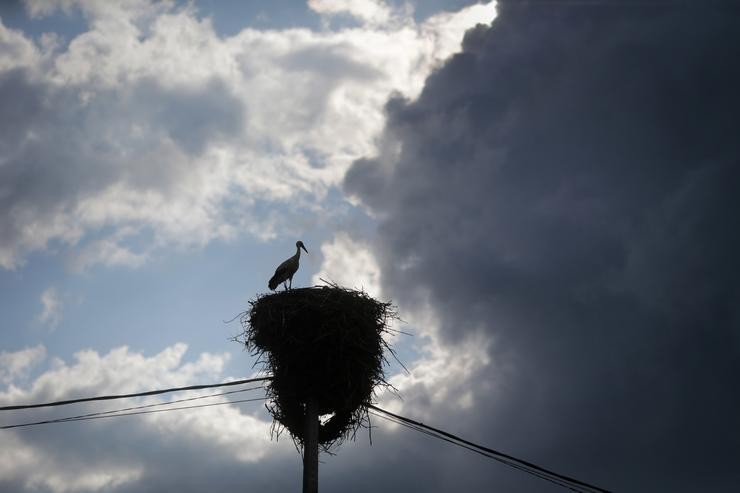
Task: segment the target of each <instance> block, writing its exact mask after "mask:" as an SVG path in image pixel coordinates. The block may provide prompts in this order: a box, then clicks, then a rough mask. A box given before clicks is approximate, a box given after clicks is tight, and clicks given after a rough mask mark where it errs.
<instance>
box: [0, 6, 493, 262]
mask: <svg viewBox="0 0 740 493" xmlns="http://www.w3.org/2000/svg"><path fill="white" fill-rule="evenodd" d="M27 7H28V11H29V12H30V13H31V14H32V15H33V16H36V17H41V16H44V15H48V14H50V13H52V12H54V11H55V10H57V9H61V10H63V11H68V12H71V11H75V10H76V9H80V10H82V12H84V14H85V17H86V19H87V20H88V27H89V29H88V30H87V31H86V32H83V33H81V34H79V35H78V36H76V37H75V38H73V39H71V40H69V43H68V44H64V43H63V42H62V40H60V39H57V38H55V37H54V36H51V35H48V36H45V37H43V38H42V39H41V40H34V39H31V38H29V37H28V36H26V35H24V34H23V33H21V32H17V31H13V30H10V29H8V28H7V27H6V26H4V25H2V24H1V23H0V45H1V46H2V48H3V49H2V50H0V88H1V89H2V95H3V96H2V110H0V111H1V113H2V119H3V121H6V122H11V121H12V122H13V125H12V127H8V128H5V126H3V134H2V135H3V136H2V137H0V161H1V162H2V163H3V165H2V167H1V168H0V183H2V185H0V206H2V207H1V208H0V210H2V213H0V238H1V239H0V266H2V267H3V268H5V269H13V268H16V267H17V266H19V265H21V264H22V263H23V261H24V258H25V256H26V255H27V254H28V253H30V252H32V251H37V250H44V249H48V248H49V247H50V246H51V245H53V246H54V247H55V248H56V247H61V248H63V249H71V250H72V256H71V258H72V259H73V264H74V266H75V267H77V268H85V267H87V266H89V265H92V264H94V263H111V264H119V265H134V266H135V265H140V264H141V263H142V262H144V261H146V260H147V259H148V258H150V257H151V255H153V254H156V252H157V251H158V250H159V249H161V248H163V247H173V246H175V247H179V248H198V247H200V246H203V245H204V244H206V243H208V242H210V241H213V240H214V239H230V238H233V237H234V236H235V235H238V234H242V233H244V232H247V233H248V234H252V235H255V236H257V237H259V238H262V239H269V238H271V237H273V236H275V235H277V234H280V232H281V227H282V226H281V225H282V224H284V223H285V220H283V219H284V217H289V216H290V214H291V211H293V212H294V213H295V211H300V210H305V209H306V208H309V209H311V210H312V211H315V212H322V205H321V202H322V199H323V198H324V197H325V196H326V193H327V191H328V189H329V188H330V187H332V186H334V185H336V184H337V183H338V182H339V181H340V180H341V178H342V177H343V175H344V172H345V170H346V169H347V167H348V166H349V164H350V163H351V162H352V161H353V160H354V159H357V158H358V157H360V156H363V155H369V154H372V152H373V150H374V140H373V139H374V137H375V136H376V135H377V134H378V132H379V131H380V129H381V128H382V126H383V122H384V114H383V107H384V104H385V101H386V99H387V97H388V95H389V94H391V93H392V92H394V91H395V92H400V93H402V94H404V95H405V96H407V97H412V98H413V97H415V96H416V95H417V94H418V93H419V91H420V90H421V88H422V86H423V81H424V79H425V77H426V76H427V75H428V74H429V73H430V72H431V71H432V70H433V69H434V68H435V67H436V66H438V65H439V64H440V63H441V62H442V61H443V60H444V59H445V58H446V57H448V56H449V55H450V54H452V53H454V52H456V51H457V50H458V49H459V46H460V41H461V39H462V36H463V33H464V31H465V30H466V29H467V28H469V27H472V26H473V25H474V24H476V23H478V22H482V23H487V22H490V20H491V19H492V18H493V16H494V15H495V12H494V7H493V3H489V4H486V5H476V6H472V7H469V8H467V9H464V10H462V11H460V12H458V13H454V14H440V15H437V16H435V17H432V18H430V19H428V20H427V21H425V22H423V23H421V24H419V23H416V22H415V21H414V20H413V18H412V17H411V16H410V14H408V13H407V12H405V11H402V10H394V9H391V8H390V7H388V6H387V5H386V4H385V3H383V2H379V1H360V2H333V1H314V2H311V3H310V7H311V8H313V9H314V10H316V12H318V13H322V14H323V15H330V14H333V13H337V12H340V11H348V12H350V13H352V14H353V15H355V16H356V17H358V18H359V19H360V20H361V22H360V24H359V25H358V26H356V27H352V28H341V29H335V30H325V31H321V32H316V31H311V30H307V29H288V30H257V29H252V28H245V29H244V30H242V31H241V32H239V33H237V34H235V35H234V36H231V37H222V36H220V35H219V34H218V33H217V32H216V31H215V30H214V28H213V25H212V23H211V21H210V20H209V19H208V18H200V17H199V16H198V14H197V12H196V10H195V7H193V6H192V5H186V6H184V7H183V6H176V5H174V4H173V3H159V2H150V1H147V0H131V1H127V2H115V3H110V2H100V1H95V0H59V1H56V2H37V1H35V0H33V1H29V2H27ZM384 16H389V18H392V22H388V23H379V22H377V21H378V19H380V18H383V17H384ZM266 209H267V210H270V213H265V212H264V211H265V210H266ZM323 212H326V211H323ZM121 230H123V231H126V232H129V233H130V232H134V233H133V234H121V232H120V231H121Z"/></svg>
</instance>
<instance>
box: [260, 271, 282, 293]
mask: <svg viewBox="0 0 740 493" xmlns="http://www.w3.org/2000/svg"><path fill="white" fill-rule="evenodd" d="M262 279H264V277H263V278H262ZM278 284H280V281H279V280H278V278H277V276H276V275H275V276H272V277H271V278H270V282H268V283H267V287H268V288H270V289H272V290H273V291H275V288H277V287H278Z"/></svg>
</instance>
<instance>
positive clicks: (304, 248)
mask: <svg viewBox="0 0 740 493" xmlns="http://www.w3.org/2000/svg"><path fill="white" fill-rule="evenodd" d="M301 248H303V251H304V252H306V253H308V250H306V247H304V246H303V244H301Z"/></svg>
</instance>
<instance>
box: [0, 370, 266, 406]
mask: <svg viewBox="0 0 740 493" xmlns="http://www.w3.org/2000/svg"><path fill="white" fill-rule="evenodd" d="M266 380H272V377H259V378H247V379H246V380H234V381H233V382H224V383H215V384H209V385H189V386H187V387H173V388H170V389H161V390H149V391H147V392H137V393H133V394H115V395H101V396H96V397H83V398H80V399H68V400H64V401H55V402H45V403H42V404H25V405H17V406H3V407H0V411H15V410H18V409H34V408H39V407H51V406H66V405H67V404H77V403H78V402H90V401H109V400H113V399H126V398H129V397H144V396H148V395H159V394H166V393H169V392H180V391H184V390H201V389H212V388H216V387H229V386H232V385H242V384H245V383H252V382H264V381H266Z"/></svg>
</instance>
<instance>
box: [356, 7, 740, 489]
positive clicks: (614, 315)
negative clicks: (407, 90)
mask: <svg viewBox="0 0 740 493" xmlns="http://www.w3.org/2000/svg"><path fill="white" fill-rule="evenodd" d="M737 13H738V12H737V9H736V8H735V7H734V6H725V7H719V6H717V5H715V6H713V7H712V8H698V7H686V6H683V7H680V8H679V7H676V6H673V7H671V8H667V7H666V6H665V5H663V4H661V5H657V4H656V5H651V6H645V5H643V6H637V5H633V4H629V5H625V4H619V3H613V4H610V5H609V6H602V7H599V8H595V7H593V6H590V7H589V6H584V5H580V6H578V5H575V4H573V5H568V6H566V5H563V4H562V3H560V2H556V3H553V4H547V2H533V3H531V4H530V3H526V2H521V3H520V2H506V3H505V4H504V5H503V6H502V7H500V12H499V17H497V19H496V20H495V21H494V23H493V25H492V26H491V27H484V26H480V27H478V28H476V29H473V30H472V31H470V32H468V34H467V35H466V37H465V41H464V48H463V51H462V53H460V54H458V55H455V56H454V57H452V58H451V59H450V60H449V61H448V62H447V63H446V64H445V66H444V67H443V68H442V69H440V70H438V71H437V72H435V73H434V74H432V75H431V76H430V77H429V79H428V80H427V82H426V85H425V87H424V90H423V91H422V93H421V95H420V97H419V99H418V100H417V101H409V100H407V99H405V98H394V99H392V100H391V101H390V102H389V103H388V104H387V106H386V111H387V115H388V122H387V126H386V129H385V132H384V137H383V139H382V141H381V143H380V145H379V150H378V153H377V154H376V155H375V157H368V158H365V159H360V160H357V161H356V162H355V163H354V164H353V166H352V167H351V168H350V170H349V172H348V174H347V176H346V178H345V182H344V186H345V190H346V191H347V192H348V193H349V194H352V195H353V196H354V197H355V199H356V200H358V201H360V202H361V203H362V204H364V206H365V207H367V208H368V210H369V212H370V213H371V214H372V215H373V216H375V217H377V218H378V219H379V221H380V225H379V227H378V238H377V241H376V242H375V244H374V245H373V251H374V253H375V255H376V257H377V259H378V262H379V266H380V270H381V279H382V289H383V291H384V292H385V293H387V294H388V295H389V296H391V297H393V298H394V299H396V300H398V301H399V302H400V304H401V306H402V307H403V306H411V307H416V306H428V307H429V308H430V309H431V310H433V314H434V318H435V320H437V321H438V324H439V334H440V337H441V338H442V340H443V341H444V345H445V347H448V348H458V349H459V350H458V352H457V355H458V358H461V359H464V358H466V351H467V349H465V345H466V344H470V341H471V340H476V339H479V340H480V339H482V340H484V341H488V345H487V357H488V358H487V360H485V359H484V360H483V361H484V362H485V364H482V365H478V366H477V367H475V368H473V371H471V372H469V373H468V374H467V375H466V377H467V383H468V384H469V385H470V389H471V391H472V395H473V396H475V397H476V398H477V399H478V400H477V403H476V406H474V407H472V408H470V409H468V410H463V411H459V412H458V413H457V414H456V415H457V416H458V417H462V416H464V426H463V428H464V429H466V430H468V433H469V435H474V436H476V437H479V438H480V439H482V440H483V441H488V442H489V443H496V444H497V446H499V447H500V448H502V449H504V450H510V451H513V452H518V453H520V454H522V455H524V456H525V457H529V458H531V459H533V460H536V461H539V462H541V463H544V464H548V465H550V466H551V467H553V468H555V469H561V470H564V471H567V472H570V473H572V474H574V475H576V476H580V477H582V478H584V479H586V480H592V481H594V482H596V483H597V484H598V483H601V484H602V485H604V486H606V487H610V488H613V489H615V490H628V491H654V490H655V489H670V490H671V491H695V490H697V489H703V488H709V489H714V490H716V491H729V490H730V489H732V485H733V483H734V482H735V480H736V473H735V472H734V471H735V466H734V463H733V459H732V458H733V457H736V456H737V455H738V454H739V453H740V450H738V443H740V442H739V441H738V440H737V437H738V436H740V429H738V426H737V420H736V419H735V418H734V414H733V411H732V410H733V409H735V408H737V406H738V404H739V402H738V394H737V392H735V391H734V390H733V389H734V387H735V383H734V380H735V377H734V375H736V374H737V373H738V371H740V353H739V352H738V351H739V348H740V345H738V343H737V342H738V337H739V334H740V332H739V330H740V329H739V328H738V320H740V318H738V311H737V306H738V300H739V299H740V298H739V296H740V294H739V293H738V289H737V287H736V284H737V283H736V279H735V278H736V277H737V273H738V272H740V266H739V265H738V260H737V255H736V253H735V252H736V251H738V249H739V247H740V237H739V236H738V234H737V232H736V228H734V227H732V226H731V224H732V218H733V217H734V211H736V210H738V208H739V207H740V204H738V196H737V194H736V193H735V192H734V190H733V186H732V185H730V184H734V183H737V182H738V179H739V178H740V177H739V176H738V171H737V169H738V168H737V159H738V156H740V144H738V140H737V139H736V138H735V137H734V133H733V130H732V129H733V128H735V126H736V122H737V115H738V114H739V113H740V98H739V97H738V93H737V91H736V89H735V88H736V87H737V86H738V85H739V84H740V69H739V67H740V66H739V65H738V62H737V60H739V59H740V52H738V46H740V40H739V39H738V35H737V33H738V32H740V31H738V29H737V28H738V23H737V19H738V18H739V17H738V16H737ZM492 389H493V390H492ZM422 390H423V392H420V394H419V395H418V396H415V399H425V398H426V399H428V400H431V399H432V397H433V395H434V392H433V389H422ZM461 401H462V398H461ZM686 450H702V451H703V452H702V455H701V457H696V456H695V455H694V454H686V453H685V451H686ZM474 474H477V475H481V474H483V473H482V472H481V471H479V472H477V473H474ZM704 478H711V483H710V484H708V483H705V482H704ZM518 488H520V490H522V491H542V489H541V485H537V484H535V485H531V486H526V485H525V486H522V485H520V486H518Z"/></svg>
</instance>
